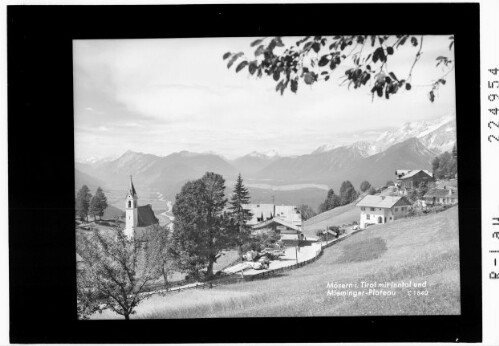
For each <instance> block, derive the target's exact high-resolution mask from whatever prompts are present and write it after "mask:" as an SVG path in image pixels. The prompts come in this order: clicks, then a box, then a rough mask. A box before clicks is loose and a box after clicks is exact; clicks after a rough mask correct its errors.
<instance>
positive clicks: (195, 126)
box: [73, 36, 455, 160]
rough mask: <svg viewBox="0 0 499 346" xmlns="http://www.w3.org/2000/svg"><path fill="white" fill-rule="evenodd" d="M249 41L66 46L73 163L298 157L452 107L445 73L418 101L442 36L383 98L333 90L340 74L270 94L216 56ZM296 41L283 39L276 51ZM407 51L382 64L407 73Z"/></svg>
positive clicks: (270, 84)
mask: <svg viewBox="0 0 499 346" xmlns="http://www.w3.org/2000/svg"><path fill="white" fill-rule="evenodd" d="M254 39H255V38H191V39H150V40H144V39H138V40H76V41H74V42H73V72H74V73H73V74H74V96H75V98H74V99H75V105H74V106H75V107H74V109H75V114H74V124H75V156H76V158H77V159H78V160H83V159H86V158H89V157H94V158H104V157H109V156H111V157H117V156H119V155H121V154H122V153H124V152H125V151H127V150H133V151H138V152H144V153H151V154H155V155H159V156H166V155H169V154H171V153H173V152H178V151H182V150H187V151H191V152H215V153H217V154H220V155H223V156H225V157H227V158H235V157H239V156H243V155H245V154H247V153H250V152H253V151H257V152H263V153H265V152H269V151H271V150H275V151H277V152H278V153H279V154H280V155H283V156H287V155H302V154H306V153H310V152H312V151H313V150H315V149H316V148H317V147H319V146H321V145H324V144H330V145H338V144H342V145H343V144H348V143H352V142H354V141H357V140H371V139H375V138H376V137H377V136H378V135H379V134H380V133H381V132H382V131H383V130H385V129H387V128H389V127H398V126H401V125H403V124H404V123H406V122H410V121H417V120H423V119H428V120H430V119H434V118H437V117H440V116H443V115H448V114H450V113H452V112H454V110H455V88H454V73H453V71H452V72H451V73H450V74H449V75H448V76H447V84H446V85H445V86H443V87H441V88H440V89H439V91H438V93H437V98H436V100H435V102H433V103H431V102H430V101H429V100H428V96H427V94H428V92H429V90H430V87H429V86H428V85H429V84H430V83H431V82H432V81H433V80H436V79H438V78H439V77H440V76H441V75H442V74H444V73H445V72H446V71H445V70H443V69H442V68H441V67H438V68H437V67H436V66H435V58H436V57H437V56H440V55H445V56H448V57H450V58H451V59H453V51H449V38H448V36H425V37H424V43H423V50H422V51H423V54H422V56H421V59H420V60H419V61H418V63H417V64H416V65H415V66H414V70H413V80H412V85H413V88H412V90H411V91H405V90H404V91H399V92H398V93H397V94H396V95H394V96H392V97H391V98H390V100H386V99H385V98H378V97H375V98H374V100H373V99H372V98H371V94H370V88H360V89H356V90H354V89H353V88H352V89H350V90H349V89H348V88H347V87H346V86H344V85H343V86H341V85H339V84H340V81H341V78H340V77H342V75H343V72H342V71H341V70H339V71H336V72H335V74H333V76H332V78H331V79H330V80H329V81H328V82H322V83H314V84H313V85H310V86H309V85H305V84H303V83H300V85H299V90H298V93H296V94H294V93H292V92H291V91H290V90H289V89H288V90H286V92H285V93H284V95H283V96H281V95H280V93H277V92H275V85H276V83H275V82H274V81H273V79H272V78H270V77H263V78H261V79H258V78H256V77H255V76H251V75H250V74H249V72H248V70H247V69H244V70H243V71H241V72H239V73H235V70H234V67H233V68H231V69H230V70H229V69H227V66H226V64H227V62H226V61H224V60H223V59H222V55H223V54H224V53H225V52H227V51H231V52H238V51H244V52H245V53H246V54H247V55H249V56H251V52H252V50H253V49H252V48H250V43H251V42H252V41H253V40H254ZM296 40H297V38H293V37H286V38H283V41H284V43H285V44H286V45H288V44H293V43H294V42H296ZM416 52H417V47H412V46H411V45H410V44H407V43H406V45H405V46H404V47H403V48H402V49H401V50H399V51H398V52H397V54H396V55H394V57H393V59H392V60H389V66H388V67H389V69H390V70H393V71H394V72H395V73H396V74H397V75H398V77H399V78H404V77H401V76H407V74H408V71H409V69H410V67H411V65H412V63H413V60H414V56H415V54H416Z"/></svg>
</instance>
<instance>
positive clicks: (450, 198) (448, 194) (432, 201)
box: [423, 186, 457, 205]
mask: <svg viewBox="0 0 499 346" xmlns="http://www.w3.org/2000/svg"><path fill="white" fill-rule="evenodd" d="M423 199H424V201H425V203H426V205H436V204H441V205H453V204H456V203H457V189H453V188H450V187H448V188H446V187H445V186H444V188H443V189H430V190H428V192H427V193H426V194H425V195H424V196H423Z"/></svg>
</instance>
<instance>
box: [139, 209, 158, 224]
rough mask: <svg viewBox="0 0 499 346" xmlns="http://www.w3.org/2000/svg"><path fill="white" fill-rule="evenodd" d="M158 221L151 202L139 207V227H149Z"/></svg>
mask: <svg viewBox="0 0 499 346" xmlns="http://www.w3.org/2000/svg"><path fill="white" fill-rule="evenodd" d="M158 222H159V220H158V218H157V217H156V215H154V212H153V211H152V207H151V205H150V204H147V205H142V206H139V207H137V227H147V226H151V225H154V224H157V223H158Z"/></svg>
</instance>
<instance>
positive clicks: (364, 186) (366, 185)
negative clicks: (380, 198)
mask: <svg viewBox="0 0 499 346" xmlns="http://www.w3.org/2000/svg"><path fill="white" fill-rule="evenodd" d="M370 187H371V184H370V183H369V182H368V181H367V180H364V181H363V182H362V183H360V191H361V192H366V191H367V190H369V188H370Z"/></svg>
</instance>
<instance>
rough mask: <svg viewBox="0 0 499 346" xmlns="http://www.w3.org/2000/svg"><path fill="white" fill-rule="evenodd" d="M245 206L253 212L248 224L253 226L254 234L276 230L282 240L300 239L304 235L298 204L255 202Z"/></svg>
mask: <svg viewBox="0 0 499 346" xmlns="http://www.w3.org/2000/svg"><path fill="white" fill-rule="evenodd" d="M243 207H244V209H247V210H250V211H251V213H252V218H251V220H249V221H248V222H247V224H248V225H250V226H251V229H252V234H254V235H256V234H262V233H267V232H271V231H274V232H276V233H277V234H278V235H279V236H280V238H281V240H298V239H302V238H303V237H304V236H303V233H302V232H301V227H302V219H301V213H300V210H299V209H298V208H297V207H296V206H293V205H276V204H270V203H258V204H257V203H254V204H244V205H243Z"/></svg>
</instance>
